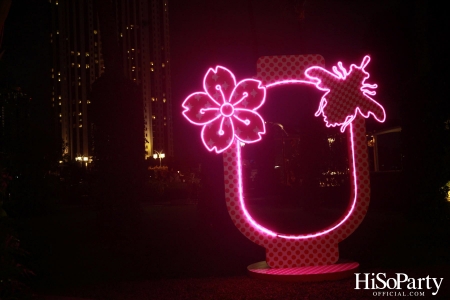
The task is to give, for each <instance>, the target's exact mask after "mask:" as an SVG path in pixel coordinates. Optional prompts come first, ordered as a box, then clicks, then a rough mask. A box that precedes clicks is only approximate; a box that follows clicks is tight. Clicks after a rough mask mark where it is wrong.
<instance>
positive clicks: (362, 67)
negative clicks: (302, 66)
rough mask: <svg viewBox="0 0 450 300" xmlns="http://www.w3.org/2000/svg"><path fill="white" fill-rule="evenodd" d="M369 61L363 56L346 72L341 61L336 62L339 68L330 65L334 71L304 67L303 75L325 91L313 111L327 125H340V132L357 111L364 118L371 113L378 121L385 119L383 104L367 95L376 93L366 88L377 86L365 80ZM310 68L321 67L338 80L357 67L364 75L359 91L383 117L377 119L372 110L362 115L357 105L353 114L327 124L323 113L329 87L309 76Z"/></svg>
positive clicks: (367, 76)
mask: <svg viewBox="0 0 450 300" xmlns="http://www.w3.org/2000/svg"><path fill="white" fill-rule="evenodd" d="M369 62H370V56H369V55H366V56H364V58H363V60H362V62H361V65H360V66H356V65H355V64H352V65H350V71H348V72H347V70H346V69H345V68H344V66H343V65H342V62H338V67H339V70H338V68H337V67H336V66H333V67H332V70H333V72H334V73H332V72H329V71H328V70H326V69H324V68H322V67H316V66H313V67H309V68H308V69H306V71H305V76H306V77H308V78H309V79H311V80H313V81H314V82H315V85H316V88H317V89H319V90H321V91H325V94H324V95H323V96H322V99H321V100H320V104H319V109H318V110H317V112H316V113H315V116H316V117H318V116H319V115H322V116H323V117H324V121H325V123H326V126H327V127H336V126H341V132H344V131H345V128H346V127H347V126H348V125H349V124H350V123H351V122H353V120H354V119H355V117H356V115H357V114H358V112H359V113H360V114H361V116H363V117H364V118H368V117H369V116H370V115H372V116H373V117H374V118H375V120H377V121H378V122H380V123H383V122H384V121H385V120H386V112H385V110H384V108H383V106H381V105H380V104H379V103H378V102H377V101H375V100H374V99H372V98H371V97H370V96H369V95H371V96H374V95H376V92H375V91H371V90H368V89H376V88H377V87H378V86H377V85H376V84H368V83H366V82H365V81H366V80H367V79H368V78H370V75H369V73H368V72H367V71H366V70H365V67H366V66H367V65H368V64H369ZM312 69H321V70H322V71H323V72H326V73H328V74H329V75H330V76H333V77H335V78H337V79H340V80H345V79H346V78H347V76H348V75H350V73H351V72H352V71H353V69H358V70H361V72H363V73H364V75H365V77H364V78H363V81H362V83H363V84H362V86H361V87H360V89H359V90H360V91H361V92H362V93H363V95H364V96H365V97H367V98H368V99H369V100H371V101H373V102H375V104H377V105H378V106H379V107H380V108H381V110H382V111H383V118H382V119H378V118H377V116H376V115H375V114H374V113H373V112H372V111H368V112H367V114H366V115H364V114H363V113H362V111H361V109H360V108H359V106H357V107H356V108H355V110H354V113H353V115H349V116H347V117H346V118H345V121H344V122H343V123H333V124H329V123H328V121H327V117H326V116H325V114H324V111H323V110H324V107H325V106H326V104H327V100H326V96H327V95H328V93H329V92H330V89H329V88H326V87H320V84H321V83H322V80H320V79H319V78H317V77H314V76H311V75H309V74H308V71H309V70H312Z"/></svg>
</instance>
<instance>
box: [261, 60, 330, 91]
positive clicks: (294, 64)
mask: <svg viewBox="0 0 450 300" xmlns="http://www.w3.org/2000/svg"><path fill="white" fill-rule="evenodd" d="M312 66H319V67H325V59H324V58H323V57H322V55H319V54H308V55H279V56H262V57H260V58H259V59H258V61H257V63H256V70H257V75H256V78H258V79H259V80H261V81H262V82H263V84H264V85H268V84H271V83H275V82H277V81H280V80H306V79H307V78H306V76H305V70H306V69H308V68H309V67H312Z"/></svg>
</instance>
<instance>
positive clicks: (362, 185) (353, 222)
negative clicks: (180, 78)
mask: <svg viewBox="0 0 450 300" xmlns="http://www.w3.org/2000/svg"><path fill="white" fill-rule="evenodd" d="M369 61H370V58H369V56H366V57H364V59H363V61H362V63H361V65H360V66H356V65H351V66H350V70H349V71H348V72H347V70H346V69H345V68H344V67H343V65H342V63H340V62H339V63H338V67H339V69H338V68H337V67H333V68H332V70H333V72H334V73H331V72H329V71H327V70H325V69H324V68H322V67H318V66H311V67H310V68H308V69H307V70H306V71H305V76H306V78H307V79H309V80H310V81H308V80H296V79H295V80H294V79H288V80H281V81H277V82H274V83H270V84H267V85H266V86H265V87H264V86H262V83H261V81H259V80H256V79H245V80H243V81H240V82H239V83H237V84H236V80H235V78H234V75H233V74H232V73H231V72H230V71H229V70H228V69H226V68H224V67H216V69H209V70H208V72H207V73H206V75H205V78H204V80H203V88H204V91H205V92H204V93H203V92H197V93H193V94H191V95H189V96H188V97H187V98H186V100H185V101H184V102H183V108H184V109H185V110H184V111H183V114H184V116H185V117H186V118H187V119H188V120H189V121H190V122H191V123H193V124H196V125H203V129H202V132H201V137H202V141H203V143H204V145H205V147H206V148H207V149H208V150H209V151H212V150H215V151H216V152H217V153H222V152H223V153H224V167H225V166H226V167H227V168H224V169H225V170H224V175H225V187H226V189H225V194H226V201H227V208H228V211H229V213H230V216H231V218H232V220H233V222H234V223H235V225H236V226H237V227H238V229H239V230H240V231H241V232H242V233H243V234H244V235H245V236H246V237H247V238H249V239H250V240H252V241H253V242H255V243H257V244H259V245H261V246H263V247H265V248H266V259H267V263H268V264H269V265H270V266H271V267H273V268H284V267H299V266H308V265H327V264H332V263H335V262H336V261H337V259H338V258H339V254H338V247H337V244H338V243H339V242H340V241H342V240H343V239H345V238H346V237H347V236H348V235H350V234H351V232H353V231H354V230H355V229H356V227H357V226H358V225H359V223H361V221H362V218H363V217H364V215H365V213H366V211H367V207H368V203H369V198H370V197H369V194H370V193H369V192H368V190H369V185H368V171H367V168H368V164H367V154H366V153H365V152H367V151H366V148H365V147H366V144H365V126H364V118H368V117H369V116H370V115H373V116H374V117H375V119H376V120H377V121H379V122H383V121H384V120H385V112H384V109H383V107H382V106H381V105H380V104H378V103H377V102H376V101H375V100H373V99H372V98H370V97H369V95H371V96H373V95H375V92H374V91H372V90H373V89H375V88H376V87H377V86H376V85H375V84H367V83H365V80H366V79H367V78H369V74H368V73H367V72H366V71H365V67H366V66H367V64H368V63H369ZM283 84H307V85H310V86H315V87H316V88H318V89H319V90H322V91H324V92H325V94H324V96H323V97H322V99H321V101H320V105H319V109H318V111H317V112H316V114H315V115H316V116H319V115H321V114H322V115H323V117H324V121H325V123H326V125H327V127H330V126H341V132H344V131H345V129H346V128H347V127H349V131H348V132H349V133H348V134H349V141H350V142H349V153H350V157H349V158H350V167H351V177H352V188H353V190H352V198H353V199H352V201H351V203H350V204H349V209H348V211H347V213H345V215H344V216H343V217H342V218H341V219H340V220H338V221H337V222H335V223H334V224H333V225H331V226H329V227H328V228H326V229H323V230H321V231H318V232H314V233H310V234H301V235H284V234H281V233H276V232H274V231H273V230H270V229H268V228H265V227H264V226H262V225H261V224H259V223H258V222H256V221H255V220H254V219H253V218H252V216H251V215H250V213H249V212H248V210H247V208H246V205H245V199H244V197H243V185H242V173H241V152H240V143H239V141H242V142H246V143H248V142H256V141H259V140H260V139H261V134H264V133H265V127H264V121H263V119H262V117H261V116H260V115H259V114H258V113H257V112H256V110H257V109H258V108H259V107H260V106H261V105H262V104H263V103H264V101H265V96H266V88H270V87H273V86H278V85H283ZM230 87H231V88H230ZM371 89H372V90H371ZM250 95H251V96H250ZM233 161H234V162H233ZM228 170H232V171H231V172H229V171H228ZM344 225H345V226H344ZM299 249H301V250H302V251H303V252H304V253H305V254H308V253H309V256H308V257H305V255H303V254H300V253H299Z"/></svg>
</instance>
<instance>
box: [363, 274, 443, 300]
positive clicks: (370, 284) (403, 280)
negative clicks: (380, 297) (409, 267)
mask: <svg viewBox="0 0 450 300" xmlns="http://www.w3.org/2000/svg"><path fill="white" fill-rule="evenodd" d="M355 275H356V287H355V290H359V289H364V290H384V289H389V290H401V289H405V288H406V289H408V290H424V289H427V290H432V293H431V294H432V295H433V296H435V295H437V293H438V292H439V288H440V287H441V284H442V281H443V280H444V278H430V276H427V277H424V278H411V277H409V276H408V275H406V274H405V273H395V276H394V277H390V278H387V276H386V273H376V274H375V273H355Z"/></svg>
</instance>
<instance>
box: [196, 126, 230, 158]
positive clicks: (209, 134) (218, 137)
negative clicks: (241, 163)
mask: <svg viewBox="0 0 450 300" xmlns="http://www.w3.org/2000/svg"><path fill="white" fill-rule="evenodd" d="M220 132H221V133H222V134H220ZM233 139H234V127H233V122H231V120H230V118H219V119H218V120H215V121H213V122H211V123H209V124H207V125H205V126H204V127H203V129H202V140H203V144H204V145H205V146H206V148H207V149H208V150H209V151H213V150H216V153H221V152H223V151H225V150H226V149H228V147H230V145H231V144H232V143H233Z"/></svg>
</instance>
